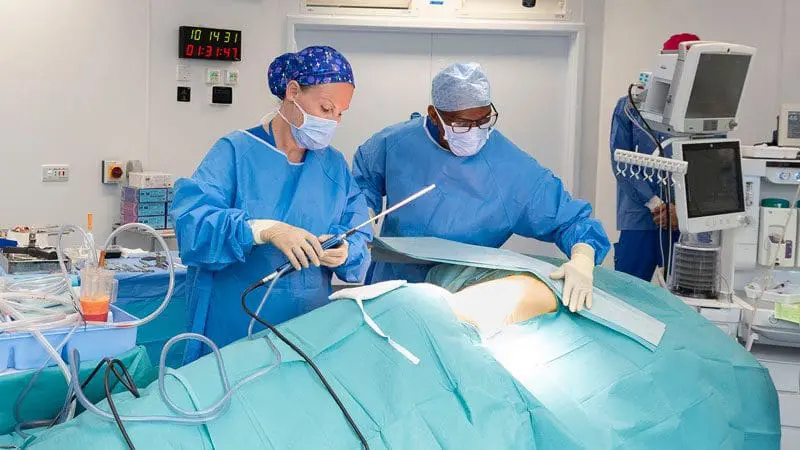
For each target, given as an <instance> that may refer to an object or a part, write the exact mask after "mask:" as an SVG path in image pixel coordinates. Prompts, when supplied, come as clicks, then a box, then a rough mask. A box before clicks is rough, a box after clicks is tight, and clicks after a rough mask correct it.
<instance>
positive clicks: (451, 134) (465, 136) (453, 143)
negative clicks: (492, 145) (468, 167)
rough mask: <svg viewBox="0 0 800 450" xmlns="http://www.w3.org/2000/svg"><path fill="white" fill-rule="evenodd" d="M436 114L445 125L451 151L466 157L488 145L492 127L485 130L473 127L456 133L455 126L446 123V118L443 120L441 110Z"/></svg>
mask: <svg viewBox="0 0 800 450" xmlns="http://www.w3.org/2000/svg"><path fill="white" fill-rule="evenodd" d="M436 115H438V116H439V123H441V124H442V125H443V126H444V138H445V140H446V141H447V145H448V146H449V147H450V151H451V152H452V153H453V154H454V155H456V156H462V157H466V156H472V155H475V154H476V153H478V152H479V151H481V149H482V148H483V146H484V145H486V141H488V140H489V134H490V133H491V131H492V129H491V128H488V129H485V130H484V129H481V128H477V127H473V128H472V129H471V130H469V131H467V132H466V133H456V132H455V131H453V127H451V126H449V125H445V124H444V120H442V115H441V114H439V111H436Z"/></svg>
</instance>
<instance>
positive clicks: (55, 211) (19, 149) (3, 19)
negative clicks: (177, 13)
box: [0, 0, 148, 229]
mask: <svg viewBox="0 0 800 450" xmlns="http://www.w3.org/2000/svg"><path fill="white" fill-rule="evenodd" d="M146 24H147V3H146V2H126V1H124V0H117V1H105V0H82V1H81V0H72V1H60V2H54V1H46V0H31V1H25V2H16V1H2V2H0V55H2V62H0V67H2V70H0V85H2V86H3V98H2V100H0V136H2V144H0V148H2V150H1V151H0V192H2V196H3V199H4V201H3V206H2V212H0V224H6V225H13V224H37V225H43V224H52V223H60V222H63V221H69V222H72V223H80V224H82V225H85V224H86V213H87V212H89V211H93V212H94V213H95V215H96V217H97V218H98V220H97V221H96V223H97V226H98V228H101V229H103V228H107V226H106V224H103V223H100V222H101V220H100V219H99V218H100V217H104V216H106V215H108V214H109V212H110V211H111V210H113V209H118V208H119V206H118V200H117V196H118V194H117V191H116V190H115V189H113V188H109V187H106V186H101V185H100V183H99V181H98V178H99V176H100V160H101V159H102V158H103V157H104V156H113V155H117V154H119V155H126V156H128V157H130V158H139V159H146V157H147V132H146V127H145V122H146V119H145V118H146V114H147V102H146V101H145V98H146V78H147V72H146V67H147V66H146V62H147V59H148V52H147V45H146V37H147V26H146ZM48 163H58V164H63V163H66V164H69V165H70V169H71V172H72V174H71V176H72V179H71V180H70V181H69V182H68V183H42V182H41V167H40V166H41V165H42V164H48Z"/></svg>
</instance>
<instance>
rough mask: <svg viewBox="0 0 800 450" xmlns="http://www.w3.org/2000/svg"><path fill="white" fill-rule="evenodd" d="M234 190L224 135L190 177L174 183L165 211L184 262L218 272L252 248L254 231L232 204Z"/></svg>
mask: <svg viewBox="0 0 800 450" xmlns="http://www.w3.org/2000/svg"><path fill="white" fill-rule="evenodd" d="M235 192H236V157H235V151H234V146H233V144H232V143H231V141H230V140H228V139H225V138H223V139H221V140H219V141H217V143H216V144H214V146H213V147H212V148H211V151H209V152H208V154H207V155H206V157H205V158H204V159H203V161H202V162H201V163H200V166H199V167H198V168H197V171H195V173H194V175H192V177H191V178H182V179H180V180H178V181H177V183H176V184H175V198H174V200H173V203H172V208H171V210H170V214H171V215H172V218H173V220H174V223H175V235H176V237H177V240H178V248H179V249H180V254H181V259H182V260H183V262H184V263H186V264H188V265H191V266H196V267H199V268H202V269H205V270H211V271H219V270H222V269H224V268H225V267H227V266H229V265H231V264H234V263H238V262H243V261H244V260H245V257H246V256H247V255H248V254H249V253H250V250H251V249H252V247H253V232H252V231H251V229H250V226H249V224H248V222H247V221H248V219H249V217H248V215H247V213H245V211H243V210H241V209H237V208H234V207H233V204H234V198H235Z"/></svg>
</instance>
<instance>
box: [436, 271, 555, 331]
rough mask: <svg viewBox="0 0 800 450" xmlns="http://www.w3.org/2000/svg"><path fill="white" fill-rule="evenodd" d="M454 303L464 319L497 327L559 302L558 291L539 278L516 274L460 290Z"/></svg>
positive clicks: (529, 315) (540, 312)
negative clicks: (552, 289) (557, 299)
mask: <svg viewBox="0 0 800 450" xmlns="http://www.w3.org/2000/svg"><path fill="white" fill-rule="evenodd" d="M451 307H452V309H453V311H454V312H455V314H456V316H457V317H458V318H459V319H460V320H462V321H465V322H469V323H472V324H473V325H477V326H478V328H481V329H483V328H489V329H494V328H496V327H498V326H501V325H504V324H505V325H507V324H511V323H519V322H524V321H526V320H528V319H531V318H533V317H536V316H539V315H542V314H547V313H550V312H553V311H555V310H556V308H557V303H556V296H555V294H554V293H553V292H552V291H551V290H550V288H549V287H548V286H547V285H546V284H545V283H543V282H542V281H540V280H539V279H538V278H535V277H533V276H531V275H519V274H514V275H509V276H506V277H503V278H499V279H494V280H491V281H485V282H481V283H477V284H474V285H472V286H469V287H467V288H464V289H462V290H460V291H459V292H458V293H456V294H455V295H453V303H452V304H451Z"/></svg>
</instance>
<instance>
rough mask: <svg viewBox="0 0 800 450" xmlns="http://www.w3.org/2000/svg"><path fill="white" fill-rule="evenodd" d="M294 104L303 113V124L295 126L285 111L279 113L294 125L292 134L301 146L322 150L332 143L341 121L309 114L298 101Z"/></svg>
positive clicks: (307, 148)
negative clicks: (285, 114)
mask: <svg viewBox="0 0 800 450" xmlns="http://www.w3.org/2000/svg"><path fill="white" fill-rule="evenodd" d="M293 102H294V105H295V106H297V109H298V110H300V112H301V113H303V124H302V125H300V126H299V127H298V126H295V125H294V124H293V123H292V122H290V121H289V119H287V118H286V116H284V115H283V113H282V112H281V111H280V109H279V110H278V114H279V115H280V116H281V117H282V118H283V120H285V121H286V123H288V124H289V125H290V126H291V127H292V136H293V137H294V140H295V141H296V142H297V145H299V146H300V147H301V148H304V149H306V150H322V149H323V148H325V147H327V146H328V145H330V143H331V139H333V134H334V133H335V132H336V127H337V126H338V125H339V122H337V121H335V120H330V119H324V118H322V117H317V116H313V115H311V114H308V113H307V112H305V111H304V110H303V108H301V107H300V105H299V104H297V102H295V101H294V100H293Z"/></svg>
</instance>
